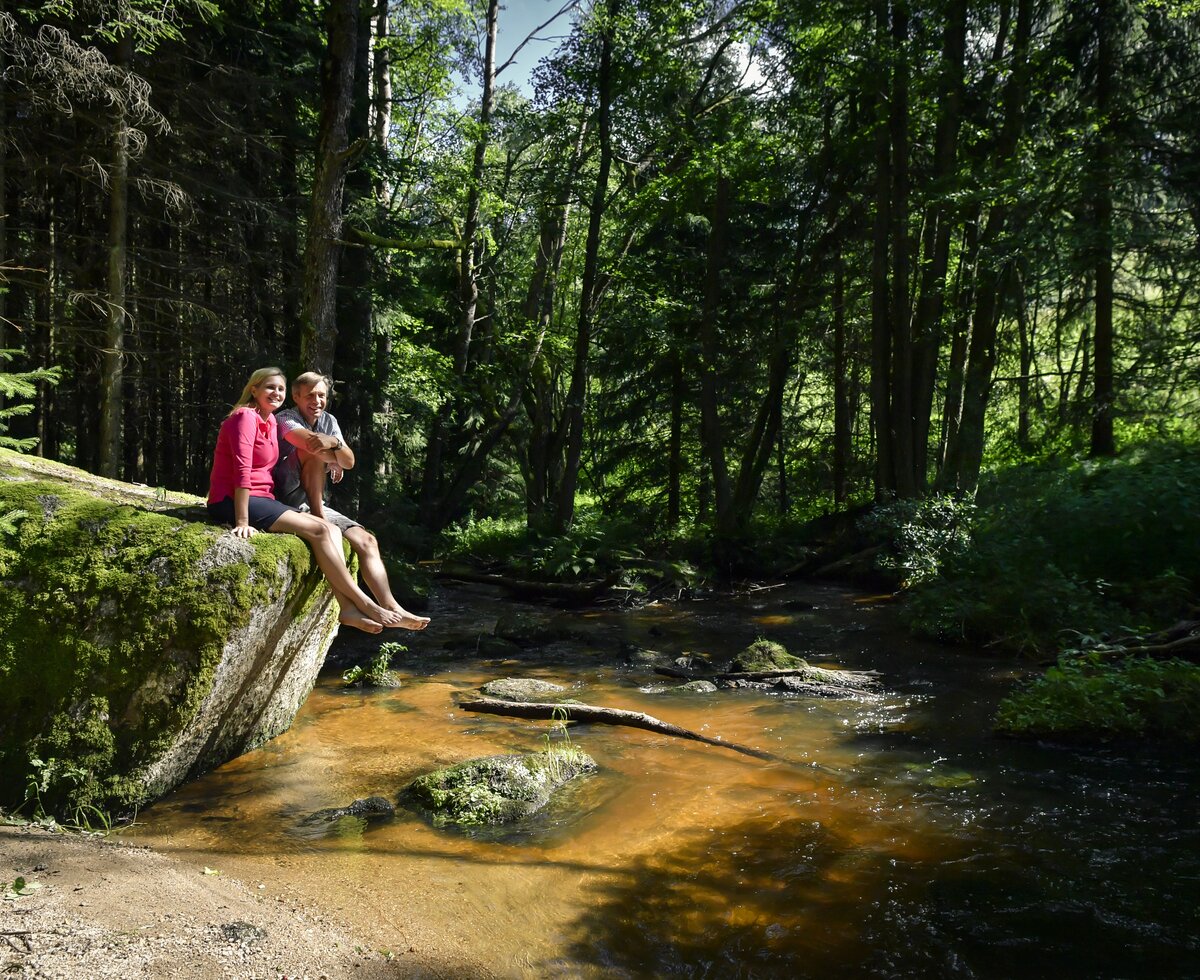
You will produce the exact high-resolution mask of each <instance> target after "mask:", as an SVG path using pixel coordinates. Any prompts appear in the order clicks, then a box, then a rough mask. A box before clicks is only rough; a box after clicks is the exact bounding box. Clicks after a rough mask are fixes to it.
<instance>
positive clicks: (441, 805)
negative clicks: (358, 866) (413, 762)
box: [399, 746, 597, 827]
mask: <svg viewBox="0 0 1200 980" xmlns="http://www.w3.org/2000/svg"><path fill="white" fill-rule="evenodd" d="M596 768H597V766H596V763H595V760H593V759H592V757H591V756H589V755H588V754H587V753H586V752H583V751H581V750H580V749H577V748H575V747H574V746H553V747H551V748H549V749H547V750H546V751H544V752H534V753H530V754H527V755H492V756H486V757H484V758H482V759H471V760H469V761H467V762H461V763H459V764H458V765H455V766H449V767H447V768H445V769H438V770H436V771H434V772H431V773H427V774H426V775H424V776H418V777H417V778H416V779H414V780H413V781H412V782H411V783H409V785H408V786H406V787H405V788H404V790H403V791H402V792H401V794H400V799H399V802H400V804H401V805H402V806H406V807H408V808H409V809H414V810H419V811H421V812H424V813H425V814H426V815H428V817H429V819H430V820H431V821H432V822H433V824H434V826H439V827H440V826H444V825H446V824H460V825H465V826H479V825H486V824H505V823H512V822H514V821H516V820H520V819H523V818H524V817H528V816H531V815H532V814H534V813H536V812H537V811H538V810H540V809H541V808H542V807H544V806H545V805H546V804H547V803H548V802H549V801H550V797H551V796H552V794H553V793H554V791H555V790H557V789H559V788H560V787H561V786H563V785H565V784H566V783H568V782H570V781H571V780H572V779H575V778H576V777H577V776H582V775H584V774H586V773H590V772H594V771H595V770H596Z"/></svg>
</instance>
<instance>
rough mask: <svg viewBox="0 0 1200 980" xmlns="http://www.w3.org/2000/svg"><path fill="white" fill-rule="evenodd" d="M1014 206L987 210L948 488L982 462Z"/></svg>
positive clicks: (1029, 1)
mask: <svg viewBox="0 0 1200 980" xmlns="http://www.w3.org/2000/svg"><path fill="white" fill-rule="evenodd" d="M1032 8H1033V0H1018V4H1017V26H1016V33H1015V35H1014V38H1013V53H1012V71H1011V72H1010V74H1009V77H1008V81H1007V83H1006V85H1005V90H1004V98H1003V103H1004V120H1003V123H1002V126H1001V132H1000V137H999V139H998V140H997V144H996V151H995V156H996V159H997V160H998V161H1005V160H1011V159H1012V158H1013V156H1014V154H1015V153H1016V150H1017V145H1018V142H1019V140H1020V136H1021V131H1022V129H1023V128H1024V112H1025V99H1026V96H1027V91H1026V89H1027V84H1028V75H1029V39H1030V35H1031V32H1032V26H1033V9H1032ZM1012 210H1013V208H1012V205H1011V204H1008V203H996V204H994V205H993V206H992V208H991V210H990V211H989V212H988V218H987V223H986V224H985V225H984V230H983V234H982V236H981V239H980V256H981V259H980V265H981V266H982V267H984V268H983V271H982V272H981V273H979V274H977V277H976V278H977V285H976V293H975V311H974V316H973V318H972V324H971V343H970V347H969V350H968V353H967V370H966V375H965V380H964V387H963V401H962V420H961V422H960V423H959V427H958V432H957V438H956V439H953V440H951V441H950V443H949V444H948V447H947V466H946V468H945V469H944V470H943V472H942V474H941V480H942V482H943V484H944V485H945V486H946V487H947V488H950V487H952V488H955V489H958V490H967V491H971V490H974V489H975V487H976V485H977V484H978V482H979V470H980V467H981V466H982V464H983V449H984V439H985V431H984V421H985V418H986V415H987V406H988V401H989V399H990V397H991V388H992V372H993V369H994V368H995V364H996V337H997V329H998V326H999V319H1000V305H1001V304H1000V298H1001V292H1002V290H1003V288H1004V284H1005V282H1006V281H1007V279H1008V268H1009V263H1010V262H1011V259H1006V260H1004V261H1000V259H999V255H998V253H999V252H1000V247H1001V244H1002V238H1003V236H1004V234H1005V233H1006V231H1007V230H1008V227H1007V226H1008V222H1009V217H1010V215H1011V213H1012Z"/></svg>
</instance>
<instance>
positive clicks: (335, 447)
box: [333, 439, 346, 453]
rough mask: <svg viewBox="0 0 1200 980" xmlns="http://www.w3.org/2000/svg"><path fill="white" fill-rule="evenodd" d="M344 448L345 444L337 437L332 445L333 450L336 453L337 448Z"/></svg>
mask: <svg viewBox="0 0 1200 980" xmlns="http://www.w3.org/2000/svg"><path fill="white" fill-rule="evenodd" d="M345 448H346V444H345V443H344V442H342V440H341V439H339V440H338V441H337V444H336V445H335V446H334V447H333V451H334V452H335V453H336V452H337V451H338V450H339V449H345Z"/></svg>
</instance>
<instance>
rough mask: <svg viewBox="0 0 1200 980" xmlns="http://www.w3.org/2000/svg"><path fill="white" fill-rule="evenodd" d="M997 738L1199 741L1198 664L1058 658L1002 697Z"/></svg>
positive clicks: (1199, 675) (1144, 659)
mask: <svg viewBox="0 0 1200 980" xmlns="http://www.w3.org/2000/svg"><path fill="white" fill-rule="evenodd" d="M996 728H997V730H998V731H1001V732H1004V733H1006V734H1010V735H1019V736H1027V737H1034V738H1039V737H1052V738H1066V739H1091V738H1097V737H1101V738H1109V737H1150V738H1163V739H1170V740H1172V741H1182V742H1195V741H1197V740H1200V665H1197V664H1193V663H1187V662H1185V661H1182V660H1165V661H1160V660H1153V659H1149V658H1144V657H1126V658H1124V659H1122V660H1118V661H1116V662H1106V661H1105V660H1103V659H1101V657H1100V656H1099V655H1096V654H1091V655H1084V656H1079V655H1076V656H1064V657H1062V658H1060V659H1059V662H1058V665H1057V666H1055V667H1051V668H1050V669H1049V670H1048V671H1046V673H1045V674H1044V675H1043V676H1041V677H1039V678H1037V679H1036V680H1034V681H1033V682H1032V683H1030V684H1028V685H1027V686H1025V687H1024V688H1023V689H1021V690H1020V691H1018V692H1016V693H1015V694H1013V695H1011V696H1010V697H1008V698H1007V699H1006V700H1005V701H1004V702H1003V703H1002V704H1001V705H1000V709H999V711H998V713H997V716H996Z"/></svg>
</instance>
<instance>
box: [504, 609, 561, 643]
mask: <svg viewBox="0 0 1200 980" xmlns="http://www.w3.org/2000/svg"><path fill="white" fill-rule="evenodd" d="M494 633H495V635H496V637H497V638H499V639H501V640H507V641H508V642H509V643H515V644H516V645H517V646H520V647H531V646H536V645H538V644H540V643H553V642H554V641H555V640H561V639H565V638H566V636H567V631H566V630H565V629H564V627H563V623H562V621H561V620H557V621H556V620H544V619H538V618H536V617H535V616H531V615H530V614H529V613H526V612H519V611H516V610H508V611H507V612H504V613H502V614H501V615H500V618H499V619H498V620H496V628H495V630H494Z"/></svg>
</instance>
